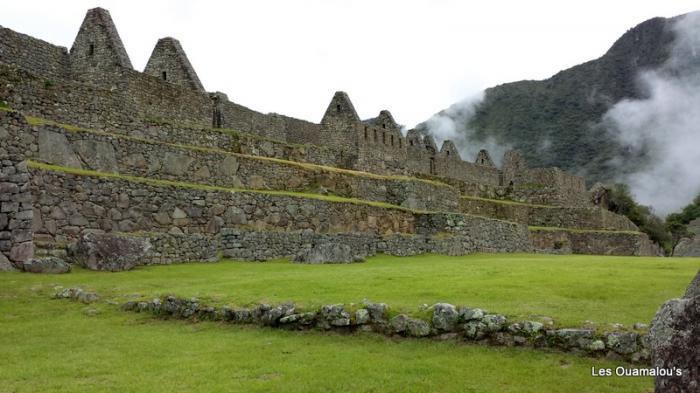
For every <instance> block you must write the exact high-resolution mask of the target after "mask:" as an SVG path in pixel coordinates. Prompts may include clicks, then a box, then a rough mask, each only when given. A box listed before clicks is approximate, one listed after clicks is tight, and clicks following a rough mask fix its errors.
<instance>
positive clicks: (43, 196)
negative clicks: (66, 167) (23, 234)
mask: <svg viewBox="0 0 700 393" xmlns="http://www.w3.org/2000/svg"><path fill="white" fill-rule="evenodd" d="M30 171H31V173H32V193H33V195H34V197H35V208H36V210H37V211H38V213H39V214H37V215H36V216H35V218H34V225H35V228H36V231H35V232H36V233H37V234H42V235H43V236H45V237H48V238H49V239H53V240H58V241H70V240H72V239H75V238H76V237H77V236H78V235H80V234H81V233H85V232H86V231H100V232H102V231H104V232H111V231H119V232H127V233H129V232H139V231H147V232H168V233H171V234H180V233H188V234H192V233H209V234H217V233H218V232H219V231H220V230H221V228H223V227H225V226H238V227H249V228H255V229H256V230H289V231H293V230H304V229H310V230H312V231H315V232H320V233H335V232H369V233H380V234H390V233H397V232H401V233H411V232H413V231H414V220H415V217H414V213H412V212H410V211H407V210H401V209H389V208H383V207H377V206H372V205H368V204H362V203H349V202H335V201H333V202H331V201H326V200H323V199H315V198H303V197H297V196H293V195H285V194H280V193H275V192H271V193H266V192H230V191H214V190H207V189H194V188H184V187H175V186H166V185H160V184H158V183H156V184H146V183H136V182H129V181H125V180H121V179H119V178H105V177H93V176H81V175H73V174H70V173H65V172H57V171H47V170H42V169H36V168H31V169H30Z"/></svg>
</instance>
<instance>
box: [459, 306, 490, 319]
mask: <svg viewBox="0 0 700 393" xmlns="http://www.w3.org/2000/svg"><path fill="white" fill-rule="evenodd" d="M483 317H484V311H483V310H482V309H480V308H462V309H460V310H459V319H460V320H461V321H464V322H468V321H480V320H481V318H483Z"/></svg>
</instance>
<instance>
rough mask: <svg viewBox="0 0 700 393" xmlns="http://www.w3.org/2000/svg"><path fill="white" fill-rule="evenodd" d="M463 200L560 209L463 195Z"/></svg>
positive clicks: (551, 206) (552, 206)
mask: <svg viewBox="0 0 700 393" xmlns="http://www.w3.org/2000/svg"><path fill="white" fill-rule="evenodd" d="M461 198H462V199H469V200H474V201H483V202H489V203H497V204H501V205H510V206H525V207H537V208H554V209H556V208H560V207H559V206H554V205H538V204H534V203H525V202H517V201H513V200H509V199H489V198H481V197H476V196H471V195H462V196H461Z"/></svg>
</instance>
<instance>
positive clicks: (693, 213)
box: [666, 195, 700, 247]
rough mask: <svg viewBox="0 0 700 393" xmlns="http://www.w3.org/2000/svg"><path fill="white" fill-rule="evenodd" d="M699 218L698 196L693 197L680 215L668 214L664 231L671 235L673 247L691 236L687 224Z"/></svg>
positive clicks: (699, 200) (699, 196)
mask: <svg viewBox="0 0 700 393" xmlns="http://www.w3.org/2000/svg"><path fill="white" fill-rule="evenodd" d="M699 217H700V195H698V196H697V197H695V199H694V200H693V202H691V203H690V204H689V205H688V206H686V207H684V208H683V210H681V211H680V213H674V214H670V215H669V216H668V217H666V229H667V230H668V231H669V232H670V233H671V239H672V241H673V246H674V247H675V246H676V244H678V241H679V240H680V239H681V238H683V237H686V236H690V235H691V233H690V232H689V231H688V224H689V223H690V222H691V221H693V220H695V219H697V218H699Z"/></svg>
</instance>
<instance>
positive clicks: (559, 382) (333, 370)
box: [0, 259, 652, 393]
mask: <svg viewBox="0 0 700 393" xmlns="http://www.w3.org/2000/svg"><path fill="white" fill-rule="evenodd" d="M375 262H376V263H377V264H378V265H381V264H382V263H383V262H381V259H380V260H378V261H375ZM245 266H247V268H248V269H251V268H252V266H263V265H249V264H240V265H238V264H231V263H229V264H220V265H216V266H203V265H190V266H181V267H173V268H160V269H157V268H154V269H142V270H141V271H137V272H133V275H128V274H127V275H119V274H104V275H96V274H89V273H86V272H79V273H78V274H75V275H74V276H72V277H73V279H75V280H76V281H83V282H89V281H90V280H93V282H95V283H96V285H95V286H96V287H97V286H99V285H102V286H109V285H111V286H113V287H114V286H115V285H122V284H123V285H124V286H125V287H124V288H123V289H126V287H129V288H134V287H138V286H139V285H141V288H149V287H150V288H151V289H154V285H153V283H154V281H153V280H152V279H151V280H149V279H147V277H148V276H149V274H150V273H152V272H156V271H158V270H160V273H158V274H163V278H164V283H170V284H175V283H176V282H177V280H175V279H174V278H173V277H174V276H171V275H170V274H169V273H168V272H172V271H174V272H178V273H180V274H181V278H182V280H183V283H188V282H189V285H197V284H198V285H206V282H207V281H211V282H212V284H214V285H217V286H218V285H221V283H219V281H235V277H236V274H235V273H233V271H234V270H237V271H239V272H240V271H241V270H238V269H240V268H243V267H245ZM270 266H272V267H275V266H276V267H277V268H278V269H280V270H284V268H285V267H287V266H286V265H281V264H270ZM191 267H207V268H210V267H218V268H220V269H221V271H222V274H221V275H220V276H218V275H216V274H215V273H213V272H214V270H207V269H205V270H201V271H198V270H197V269H193V270H188V268H191ZM228 270H231V272H230V273H223V272H225V271H228ZM185 273H187V274H190V276H189V277H187V276H186V275H184V274H185ZM194 276H199V277H198V278H196V277H194ZM70 277H71V276H64V277H47V276H31V275H29V274H22V275H20V274H3V275H0V280H1V281H0V284H2V285H0V332H2V334H0V358H1V359H2V366H1V367H0V392H3V393H4V392H70V393H74V392H91V393H92V392H327V391H338V392H518V393H523V392H533V393H542V392H573V391H576V392H635V393H638V392H645V391H646V392H650V391H651V388H652V380H651V379H650V378H620V377H610V378H600V377H597V378H596V377H592V376H591V367H598V368H599V367H615V366H617V365H618V364H617V363H613V362H609V361H602V360H595V359H589V358H583V357H577V356H573V355H565V354H558V353H546V352H542V351H528V350H522V349H509V348H489V347H480V346H475V345H466V344H455V343H453V342H437V341H433V340H398V341H392V340H390V339H386V338H382V337H379V336H375V335H360V334H358V335H351V336H341V335H335V334H323V333H319V332H303V333H302V332H288V331H282V330H273V329H267V328H253V327H241V326H233V325H226V324H217V323H197V324H190V323H185V322H181V321H161V320H155V319H152V318H150V317H148V316H147V315H143V314H134V313H129V312H121V311H118V309H117V307H116V306H114V305H110V304H107V303H106V302H100V303H97V304H94V305H91V306H85V305H82V304H80V303H76V302H72V301H66V300H50V299H48V297H47V295H48V293H47V291H46V290H45V289H42V288H44V286H42V285H37V284H38V283H40V282H41V281H70ZM239 277H240V276H239ZM43 278H46V279H45V280H44V279H43ZM144 278H146V279H145V280H144ZM100 282H101V284H98V283H100ZM108 282H110V283H111V284H108ZM136 282H140V283H141V284H136ZM8 283H10V284H11V285H9V286H8V285H5V284H8ZM217 283H218V284H217ZM114 288H115V289H116V288H117V287H114ZM231 288H235V285H232V286H231ZM88 307H91V308H92V307H94V308H96V309H97V310H98V311H99V313H98V314H97V315H94V316H88V315H87V314H86V313H85V312H84V310H85V309H86V308H88Z"/></svg>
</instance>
